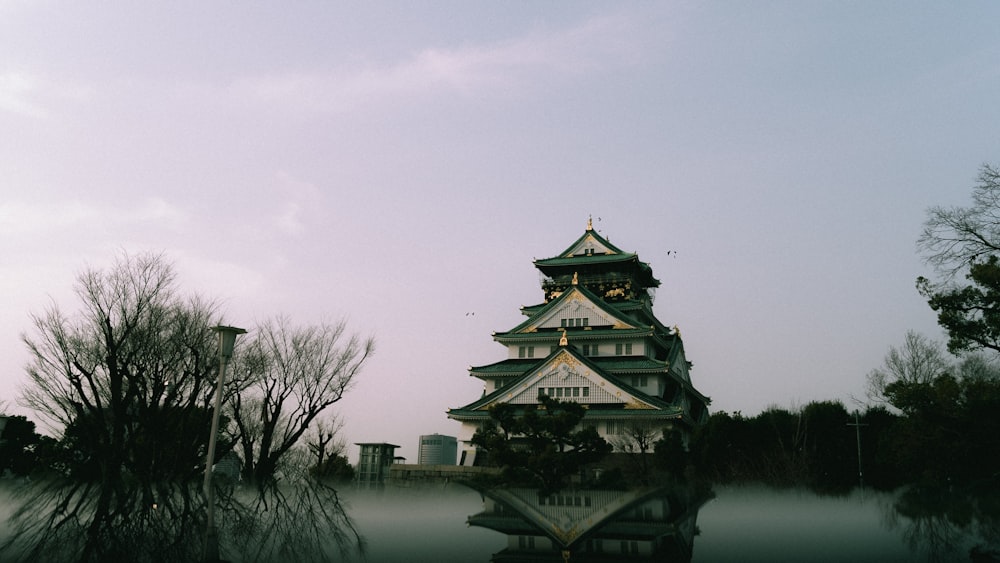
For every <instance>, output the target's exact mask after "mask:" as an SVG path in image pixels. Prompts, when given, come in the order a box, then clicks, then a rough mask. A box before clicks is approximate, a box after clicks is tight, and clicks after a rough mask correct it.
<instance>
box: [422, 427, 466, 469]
mask: <svg viewBox="0 0 1000 563" xmlns="http://www.w3.org/2000/svg"><path fill="white" fill-rule="evenodd" d="M457 459H458V439H457V438H455V437H454V436H444V435H441V434H427V435H424V436H421V437H420V449H419V450H418V452H417V465H455V461H456V460H457Z"/></svg>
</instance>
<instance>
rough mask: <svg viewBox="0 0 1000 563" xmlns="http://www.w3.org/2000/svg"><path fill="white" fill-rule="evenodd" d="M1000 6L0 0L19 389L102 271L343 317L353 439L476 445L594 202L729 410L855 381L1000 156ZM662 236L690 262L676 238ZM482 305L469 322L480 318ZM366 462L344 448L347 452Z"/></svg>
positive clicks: (288, 310) (914, 304)
mask: <svg viewBox="0 0 1000 563" xmlns="http://www.w3.org/2000/svg"><path fill="white" fill-rule="evenodd" d="M997 21H1000V4H997V3H995V2H987V1H980V2H975V1H969V2H959V3H957V4H956V3H940V2H910V1H906V2H902V1H899V2H890V1H885V2H867V1H861V2H800V1H797V0H796V1H787V2H742V3H737V2H659V3H654V2H638V3H630V2H613V3H609V2H593V3H591V2H578V1H574V2H559V1H553V2H531V3H527V2H526V3H518V2H495V3H476V2H466V1H457V2H448V1H435V2H405V3H404V2H393V3H373V2H358V3H332V2H300V3H292V4H288V3H279V2H273V3H267V2H259V3H245V2H210V3H205V2H171V3H156V4H153V3H149V4H147V3H141V2H121V3H91V2H64V3H57V2H50V1H46V0H39V1H30V0H0V196H2V197H0V292H2V295H3V297H2V300H0V304H2V305H0V398H4V399H7V401H8V403H14V402H15V397H16V395H17V392H18V387H19V385H21V383H22V382H23V380H24V376H23V373H24V364H25V363H26V361H27V355H26V353H25V352H24V349H23V345H22V344H21V343H20V340H19V335H20V334H21V333H22V332H23V331H25V330H27V329H28V328H29V314H30V313H32V312H40V311H42V310H43V309H44V308H45V307H47V306H49V305H50V304H51V303H52V302H55V303H58V304H59V305H60V306H62V307H63V308H65V309H66V310H69V311H72V310H75V308H76V301H75V300H74V297H73V293H72V287H73V283H74V278H75V276H76V274H77V273H78V272H79V271H80V270H81V269H82V268H84V267H86V266H88V265H91V266H102V265H105V264H107V263H109V262H110V261H111V260H112V258H113V257H114V256H115V255H116V254H117V253H119V252H121V251H122V250H124V251H129V252H137V251H145V250H152V251H156V252H163V253H164V254H165V255H166V256H167V257H168V259H169V260H171V261H172V262H173V263H174V264H175V266H176V269H177V272H178V274H179V277H180V282H181V284H182V286H183V288H184V289H185V290H187V291H189V292H192V293H194V292H197V293H200V294H203V295H206V296H211V297H215V298H218V299H220V300H221V301H222V303H223V308H224V311H225V318H224V321H225V322H226V323H227V324H233V325H237V326H245V327H252V326H253V324H254V323H255V322H257V321H259V320H262V319H264V318H267V317H269V316H273V315H276V314H287V315H288V316H290V317H291V318H292V319H293V320H294V321H296V322H299V323H303V324H305V323H315V322H321V321H324V320H336V319H339V318H342V317H346V318H347V319H348V321H349V323H350V324H351V326H352V327H353V328H354V329H355V330H356V331H358V332H360V333H362V334H374V335H375V337H376V338H377V340H378V352H377V356H376V357H375V358H374V359H373V360H372V361H371V362H370V364H369V366H368V368H367V369H366V370H365V372H364V373H363V376H362V377H361V378H360V379H359V381H358V384H357V386H356V387H355V388H354V389H353V390H352V391H351V393H350V395H349V396H348V397H347V398H346V399H345V400H344V401H343V402H341V403H340V404H338V407H337V408H338V411H339V412H340V413H341V414H342V415H343V416H344V417H345V418H346V421H347V425H346V427H345V438H346V439H347V440H348V441H349V442H358V441H389V442H393V443H396V444H399V445H401V446H403V448H402V450H401V452H400V453H402V455H405V456H407V457H408V458H410V459H411V460H414V461H415V458H416V445H417V437H418V436H419V435H420V434H427V433H434V432H440V433H444V434H453V435H454V434H455V433H457V430H458V424H457V423H454V422H452V421H449V420H448V419H447V418H446V417H445V411H446V409H447V408H449V407H457V406H461V405H463V404H465V403H468V402H470V401H472V400H473V399H476V398H478V397H479V395H480V392H481V385H480V384H479V382H478V380H475V379H472V378H470V377H469V376H468V373H467V371H466V370H467V367H468V366H469V365H481V364H486V363H490V362H493V361H497V360H499V359H501V358H502V357H503V356H504V350H503V348H502V347H501V346H500V345H499V344H497V343H495V342H493V341H492V339H491V336H490V333H491V332H492V331H503V330H507V329H509V328H511V327H513V326H514V325H516V324H517V323H519V322H520V321H521V320H522V317H521V316H520V313H519V307H520V306H522V305H531V304H535V303H538V302H540V301H541V300H542V292H541V289H540V287H539V277H538V274H537V271H536V270H535V269H534V267H533V266H532V259H534V258H545V257H550V256H553V255H555V254H557V253H558V252H560V251H561V250H563V249H564V248H565V247H566V246H568V245H569V244H570V243H571V242H572V241H573V240H575V239H576V238H577V237H578V236H579V235H581V234H582V233H583V229H584V228H585V226H586V221H587V218H588V216H593V220H594V225H595V227H596V228H597V229H598V230H600V231H601V233H603V234H604V236H606V237H609V238H610V239H611V241H612V242H613V243H615V244H616V245H618V246H620V247H622V248H624V249H626V250H630V251H635V252H638V253H639V256H640V258H641V259H643V260H644V261H646V262H649V263H650V264H651V265H652V267H653V271H654V273H655V275H656V276H657V277H658V278H659V279H660V280H661V281H662V282H663V285H662V287H661V288H660V289H659V291H658V294H657V301H656V305H655V310H656V312H657V314H658V315H659V317H660V318H661V320H663V321H664V322H665V323H667V324H668V325H674V324H676V325H678V326H679V327H680V328H681V330H682V333H683V335H684V338H685V345H686V349H687V351H688V355H689V358H690V359H691V360H692V361H693V362H694V364H695V369H694V373H693V375H694V377H695V378H696V380H695V383H696V385H697V386H698V387H699V388H700V389H701V390H702V391H703V392H704V393H705V394H706V395H709V396H710V397H711V398H712V400H713V403H712V407H713V409H715V410H725V411H729V412H732V411H737V410H738V411H742V412H744V413H746V414H756V413H757V412H759V411H760V410H762V409H764V408H766V407H768V406H770V405H778V406H782V407H786V408H792V407H797V406H802V405H803V404H805V403H807V402H809V401H811V400H824V399H840V400H842V401H844V402H845V404H847V405H848V407H849V408H853V407H854V406H855V403H854V402H853V400H852V397H863V395H864V393H863V388H864V378H865V374H866V373H867V372H868V371H869V370H870V369H872V368H873V367H876V366H877V365H878V364H879V363H880V362H881V360H882V357H883V355H884V354H885V352H886V349H887V348H888V347H889V346H890V345H895V344H898V343H900V342H901V341H902V338H903V335H904V334H905V332H906V331H907V330H908V329H915V330H918V331H920V332H923V333H925V334H927V335H929V336H932V337H935V338H940V337H941V333H940V331H939V330H938V329H937V328H936V325H935V319H934V314H933V312H932V311H930V310H929V309H928V308H927V306H926V304H925V303H924V302H923V301H922V300H921V299H920V297H919V295H917V293H916V291H915V290H914V279H915V278H916V277H917V276H918V275H921V274H928V273H930V271H929V269H928V268H927V267H926V266H924V265H923V263H922V262H921V260H920V257H919V256H918V255H917V253H916V250H915V243H914V241H915V239H916V237H917V236H918V234H919V231H920V227H921V224H922V222H923V220H924V217H925V212H926V209H927V208H928V207H929V206H931V205H962V204H965V203H966V202H967V201H968V196H969V193H970V189H971V187H972V185H973V184H974V181H975V176H976V174H977V169H978V167H979V166H980V164H982V163H984V162H993V163H1000V103H998V100H1000V35H998V34H997V33H996V22H997ZM668 251H669V252H670V254H668ZM472 313H474V314H472ZM351 456H352V459H353V457H354V456H356V452H355V451H352V453H351Z"/></svg>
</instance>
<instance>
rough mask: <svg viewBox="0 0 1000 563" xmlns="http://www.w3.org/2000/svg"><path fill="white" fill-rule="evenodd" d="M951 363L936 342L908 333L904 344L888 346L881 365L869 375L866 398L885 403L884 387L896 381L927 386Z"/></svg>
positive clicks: (947, 368)
mask: <svg viewBox="0 0 1000 563" xmlns="http://www.w3.org/2000/svg"><path fill="white" fill-rule="evenodd" d="M950 368H951V363H950V362H949V360H948V357H947V355H946V353H945V351H944V348H943V347H942V345H941V344H940V343H939V342H936V341H934V340H931V339H930V338H927V337H926V336H924V335H922V334H920V333H918V332H915V331H912V330H910V331H907V333H906V338H904V340H903V345H902V346H901V347H899V348H897V347H895V346H890V347H889V352H887V353H886V355H885V359H884V360H883V363H882V366H881V367H878V368H875V369H873V370H872V371H870V372H869V373H868V376H867V379H868V383H867V395H868V398H869V399H870V400H872V401H875V402H879V403H886V402H887V400H886V397H885V388H886V387H887V386H889V385H890V384H892V383H895V382H897V381H900V382H904V383H930V382H931V381H933V380H934V378H935V377H937V376H939V375H941V374H943V373H945V372H947V371H948V370H949V369H950Z"/></svg>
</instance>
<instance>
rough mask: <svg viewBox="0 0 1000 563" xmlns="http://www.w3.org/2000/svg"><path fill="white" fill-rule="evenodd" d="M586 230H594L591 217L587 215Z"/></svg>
mask: <svg viewBox="0 0 1000 563" xmlns="http://www.w3.org/2000/svg"><path fill="white" fill-rule="evenodd" d="M587 230H588V231H593V230H594V219H593V216H591V215H587Z"/></svg>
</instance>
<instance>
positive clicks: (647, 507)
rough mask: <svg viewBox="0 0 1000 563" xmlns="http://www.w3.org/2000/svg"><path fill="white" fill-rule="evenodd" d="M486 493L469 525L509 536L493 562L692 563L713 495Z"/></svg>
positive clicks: (675, 491) (671, 491) (673, 491)
mask: <svg viewBox="0 0 1000 563" xmlns="http://www.w3.org/2000/svg"><path fill="white" fill-rule="evenodd" d="M483 495H484V497H483V511H482V512H480V513H479V514H476V515H473V516H470V517H469V519H468V523H469V525H471V526H479V527H483V528H489V529H492V530H496V531H498V532H501V533H503V534H506V535H507V548H506V549H504V550H503V551H501V552H499V553H496V554H494V555H493V558H492V559H491V561H492V562H496V563H500V562H504V563H506V562H511V563H513V562H518V561H533V562H541V561H591V562H597V561H623V560H626V561H664V562H671V563H673V562H686V561H690V560H691V553H692V548H693V543H694V535H695V530H696V520H697V518H698V509H699V508H701V506H702V505H703V504H704V503H705V502H706V501H707V500H708V499H709V498H710V496H711V495H710V493H700V494H699V493H696V492H695V491H694V490H692V489H689V488H680V487H677V488H657V489H638V490H631V491H612V490H580V491H563V492H560V493H557V494H553V495H541V494H539V492H538V491H537V489H531V488H506V489H491V490H487V491H483Z"/></svg>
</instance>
